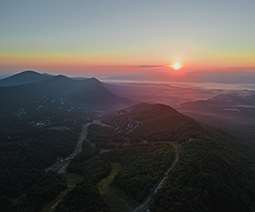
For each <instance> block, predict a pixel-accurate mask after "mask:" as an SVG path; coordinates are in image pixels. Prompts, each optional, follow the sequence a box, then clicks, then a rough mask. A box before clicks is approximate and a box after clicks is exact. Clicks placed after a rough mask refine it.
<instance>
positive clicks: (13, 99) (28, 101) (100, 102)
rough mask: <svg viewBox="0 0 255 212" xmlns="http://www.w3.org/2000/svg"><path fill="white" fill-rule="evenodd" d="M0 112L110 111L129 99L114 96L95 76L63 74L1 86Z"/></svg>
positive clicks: (124, 103)
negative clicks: (77, 109)
mask: <svg viewBox="0 0 255 212" xmlns="http://www.w3.org/2000/svg"><path fill="white" fill-rule="evenodd" d="M0 99H1V105H0V112H1V113H2V114H4V115H5V114H9V113H13V114H15V113H16V114H18V113H20V112H19V111H22V113H21V114H23V115H24V114H25V113H29V111H36V110H37V111H38V110H45V109H46V108H47V109H48V110H53V109H58V110H65V111H66V112H67V111H68V110H72V109H73V108H77V107H79V108H83V109H88V110H110V109H116V108H121V107H124V106H126V105H128V104H129V103H130V100H128V99H126V98H122V97H119V96H116V95H115V94H113V93H112V92H110V91H109V90H107V89H106V88H104V86H103V83H101V82H100V81H98V80H97V79H96V78H90V79H84V80H74V79H71V78H68V77H65V76H62V75H59V76H55V77H50V79H49V80H46V81H42V82H37V83H31V84H24V85H18V86H10V87H0Z"/></svg>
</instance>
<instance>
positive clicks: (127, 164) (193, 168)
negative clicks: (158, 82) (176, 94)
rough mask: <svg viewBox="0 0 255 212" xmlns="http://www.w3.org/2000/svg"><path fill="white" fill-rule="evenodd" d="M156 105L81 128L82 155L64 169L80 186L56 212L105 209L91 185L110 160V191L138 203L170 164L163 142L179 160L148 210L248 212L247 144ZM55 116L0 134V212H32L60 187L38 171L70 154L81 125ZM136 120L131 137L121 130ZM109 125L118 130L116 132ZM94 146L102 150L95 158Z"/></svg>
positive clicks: (59, 179)
mask: <svg viewBox="0 0 255 212" xmlns="http://www.w3.org/2000/svg"><path fill="white" fill-rule="evenodd" d="M156 106H157V107H156ZM156 106H151V105H148V104H139V105H138V106H137V110H136V109H134V108H133V112H132V111H131V110H129V111H127V110H121V114H122V115H124V116H123V117H122V120H123V121H122V122H121V123H120V122H119V121H120V120H121V118H120V116H118V115H116V116H115V117H113V119H112V120H110V116H111V115H109V114H108V115H105V116H103V117H102V119H105V120H108V122H107V124H112V125H113V126H112V127H110V126H105V125H97V124H91V125H90V126H89V127H88V135H87V139H89V141H87V140H85V141H84V142H83V146H82V147H83V150H82V152H81V153H79V154H78V155H77V156H75V157H74V158H73V160H72V161H71V162H70V164H69V167H68V168H67V171H68V172H70V173H77V174H79V175H82V176H83V177H84V180H83V181H82V182H81V183H79V184H77V185H76V187H75V188H74V189H73V190H71V191H70V192H69V193H67V195H66V196H65V197H64V198H63V199H62V201H61V202H60V203H59V204H58V206H57V207H56V211H57V212H62V211H63V212H67V211H68V212H69V211H70V212H76V211H78V212H79V211H80V212H84V211H101V212H107V211H109V210H110V208H109V206H108V205H107V202H105V200H104V199H103V198H102V197H101V196H100V193H99V190H98V188H97V187H96V184H97V182H99V180H101V179H103V178H105V177H107V176H108V175H109V174H110V172H111V170H112V166H111V162H118V163H119V164H120V165H121V170H120V171H119V172H118V173H117V174H116V176H115V177H114V179H113V181H112V183H111V185H110V186H111V187H114V188H115V189H117V190H121V191H123V192H125V193H126V194H127V195H128V196H130V197H132V199H133V200H135V201H136V202H138V203H140V202H142V201H143V200H144V199H145V198H146V197H147V196H148V194H149V193H150V192H151V191H152V190H153V188H154V187H155V185H156V183H157V182H159V180H160V179H161V177H162V176H163V174H164V173H165V171H166V170H167V169H168V168H169V167H170V166H171V164H172V162H173V152H174V151H173V150H174V149H173V147H172V146H171V145H170V141H178V143H179V146H180V147H179V160H178V162H177V163H176V165H175V168H174V169H172V170H171V171H170V173H169V176H168V180H167V182H166V184H165V185H164V186H163V188H162V189H160V190H159V191H158V193H157V195H155V196H154V200H153V203H152V206H151V211H155V212H161V211H164V212H166V211H255V192H254V191H255V181H254V179H255V156H254V154H253V152H254V150H255V148H254V145H253V144H251V143H249V142H246V141H242V140H240V139H237V138H235V137H233V136H230V135H228V134H227V133H224V132H222V131H220V130H217V129H215V128H213V127H210V126H206V125H202V124H200V123H197V122H196V121H195V120H193V119H190V118H188V117H186V116H184V115H182V114H179V113H178V112H177V111H175V110H173V109H171V108H170V107H168V106H162V105H156ZM169 108H170V109H169ZM125 111H126V112H125ZM144 111H145V112H144ZM115 114H118V113H116V111H115V112H114V113H113V115H115ZM119 114H120V113H119ZM130 114H131V116H130ZM41 115H42V114H41ZM41 115H38V117H39V116H40V117H41V118H42V116H41ZM62 115H63V114H61V115H60V114H56V115H55V116H52V118H51V119H50V120H49V121H48V122H44V123H46V124H45V125H44V126H34V125H33V124H28V122H31V121H32V120H28V118H29V117H27V119H26V122H23V125H19V124H18V123H22V122H21V120H20V121H17V122H16V123H15V124H14V126H15V125H16V126H17V128H16V130H11V127H10V126H8V125H7V124H6V125H5V127H4V128H3V129H1V133H0V140H1V142H0V149H1V153H0V167H1V173H0V210H1V211H6V212H11V211H18V212H23V211H26V212H28V211H32V212H36V211H38V210H39V208H40V207H41V206H42V205H43V204H44V203H46V202H48V201H52V200H53V199H54V198H55V197H56V196H57V195H58V194H59V193H60V192H61V191H63V190H64V189H65V188H66V182H65V180H64V179H63V176H62V175H58V174H57V173H55V172H51V171H50V172H48V173H47V174H44V175H43V173H44V170H43V169H44V168H46V167H47V166H49V165H52V164H53V163H54V162H55V161H56V159H57V157H58V156H62V157H63V156H67V155H69V154H71V152H72V151H73V150H74V149H75V145H76V144H77V139H78V136H79V134H80V130H81V126H82V125H81V122H80V121H76V120H73V119H71V117H69V115H70V114H68V118H65V119H63V117H62V118H61V116H62ZM83 115H84V114H83ZM53 117H54V118H53ZM84 117H85V116H84ZM86 117H89V116H86ZM91 117H93V115H92V116H91ZM146 117H148V118H146ZM38 120H39V119H38ZM44 120H48V117H47V118H46V117H44ZM23 121H24V120H23ZM137 121H139V122H141V123H143V124H139V125H137V127H136V128H134V130H133V131H130V129H127V128H128V127H129V126H134V125H132V124H133V123H135V122H136V123H138V122H137ZM131 122H132V123H131ZM25 123H26V124H25ZM53 123H54V124H53ZM61 123H62V125H61ZM84 123H86V122H84ZM84 123H83V124H84ZM115 123H119V124H120V127H119V128H118V129H117V128H116V126H115ZM53 126H65V127H68V128H69V130H55V129H52V128H51V127H53ZM125 130H126V131H125ZM128 132H130V133H128ZM175 143H177V142H175ZM180 144H181V145H180ZM100 148H107V151H104V152H103V153H100ZM32 185H33V186H32ZM25 190H27V192H26V198H24V199H22V200H21V201H20V202H19V203H18V204H16V205H12V204H11V198H14V197H18V196H19V195H20V194H21V193H23V191H25Z"/></svg>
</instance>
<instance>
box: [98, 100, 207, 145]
mask: <svg viewBox="0 0 255 212" xmlns="http://www.w3.org/2000/svg"><path fill="white" fill-rule="evenodd" d="M100 119H101V120H102V122H103V123H106V124H109V125H111V126H114V128H115V129H116V131H118V132H119V133H120V134H122V135H125V136H128V137H130V138H132V139H136V140H139V139H140V140H148V141H175V140H178V141H179V142H180V143H181V142H183V141H188V140H189V139H190V138H196V137H198V136H199V135H200V134H204V133H206V132H205V130H204V129H203V128H202V127H201V126H200V125H199V124H198V123H197V122H196V121H195V120H194V119H191V118H189V117H187V116H184V115H183V114H181V113H179V112H177V111H176V110H175V109H173V108H171V107H169V106H167V105H162V104H155V105H151V104H147V103H140V104H137V105H135V106H132V107H129V108H126V109H124V110H119V111H114V112H111V113H108V114H105V115H103V116H102V117H101V118H100Z"/></svg>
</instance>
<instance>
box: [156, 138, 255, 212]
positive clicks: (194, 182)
mask: <svg viewBox="0 0 255 212" xmlns="http://www.w3.org/2000/svg"><path fill="white" fill-rule="evenodd" d="M239 142H240V141H239ZM226 143H228V144H226ZM233 145H235V143H231V140H228V139H225V140H217V139H211V138H208V137H204V138H202V139H196V140H192V141H191V142H189V143H186V144H185V145H183V146H182V148H181V150H180V153H179V161H178V163H176V165H175V168H174V169H173V170H172V171H171V172H170V173H169V175H168V179H167V182H166V184H165V185H164V186H163V188H162V189H160V190H159V191H158V193H157V194H156V196H155V199H154V206H153V209H152V211H155V212H161V211H166V212H167V211H255V182H254V179H255V164H254V160H253V159H251V158H250V157H247V156H245V155H244V154H242V153H241V152H239V151H238V149H236V148H234V146H233Z"/></svg>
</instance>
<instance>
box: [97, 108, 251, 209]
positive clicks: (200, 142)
mask: <svg viewBox="0 0 255 212" xmlns="http://www.w3.org/2000/svg"><path fill="white" fill-rule="evenodd" d="M101 121H102V122H103V123H106V124H109V125H111V126H113V127H114V128H115V131H116V132H118V133H119V134H121V135H122V136H123V137H128V138H129V139H130V140H129V142H131V143H132V142H133V143H134V142H144V140H147V141H148V142H158V143H160V142H169V141H178V143H181V147H180V151H179V160H178V162H177V163H176V166H175V168H174V169H173V170H172V171H170V173H169V175H168V179H167V182H166V183H165V185H164V186H163V187H162V189H160V190H159V191H158V193H157V195H156V196H155V197H154V200H153V202H152V205H151V206H150V209H151V211H155V212H162V211H164V212H171V211H180V212H183V211H211V212H213V211H222V212H223V211H255V180H254V179H255V157H254V154H253V153H254V151H255V148H254V144H253V143H250V142H247V141H243V140H240V139H238V138H236V137H235V136H232V135H230V134H228V133H226V132H224V131H221V130H219V129H217V128H213V127H211V126H207V125H204V124H202V123H198V122H196V121H195V120H194V119H191V118H189V117H187V116H184V115H182V114H181V113H179V112H177V111H176V110H174V109H173V108H171V107H169V106H166V105H161V104H156V105H150V104H147V103H141V104H138V105H135V106H132V107H129V108H126V109H124V110H119V111H114V112H111V113H108V114H105V115H104V116H102V117H101ZM136 138H137V139H136ZM111 140H113V139H111Z"/></svg>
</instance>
